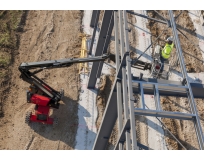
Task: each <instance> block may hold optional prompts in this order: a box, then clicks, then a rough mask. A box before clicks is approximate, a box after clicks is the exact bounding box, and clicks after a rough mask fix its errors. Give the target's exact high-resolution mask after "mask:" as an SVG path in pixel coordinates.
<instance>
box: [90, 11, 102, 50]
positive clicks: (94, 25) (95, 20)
mask: <svg viewBox="0 0 205 160" xmlns="http://www.w3.org/2000/svg"><path fill="white" fill-rule="evenodd" d="M99 16H100V10H93V13H92V18H91V21H90V27H92V28H93V35H92V39H91V43H90V48H89V54H92V50H93V43H94V41H95V34H96V30H97V28H98V20H99Z"/></svg>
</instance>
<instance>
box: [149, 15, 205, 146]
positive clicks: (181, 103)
mask: <svg viewBox="0 0 205 160" xmlns="http://www.w3.org/2000/svg"><path fill="white" fill-rule="evenodd" d="M158 12H159V13H160V14H161V15H162V16H164V17H166V18H167V19H168V12H167V11H158ZM179 13H180V11H174V14H175V16H176V15H178V14H179ZM148 15H149V16H150V17H154V18H157V19H162V18H160V16H159V15H158V14H157V13H156V12H154V11H148ZM176 25H177V27H178V28H179V30H180V31H181V32H182V33H183V34H184V35H185V36H186V37H188V39H189V40H188V39H187V38H185V36H183V34H182V33H181V32H179V40H180V43H181V47H182V51H183V54H184V60H185V64H186V70H187V72H188V73H199V72H204V65H203V63H204V61H203V57H202V54H201V51H200V48H199V47H198V46H197V45H198V42H199V41H198V38H197V36H196V33H195V28H194V25H193V22H192V21H191V19H190V17H189V15H188V11H182V14H181V15H180V16H179V18H178V19H177V20H176ZM147 27H148V28H149V29H150V31H151V34H152V35H153V36H152V41H155V39H156V37H157V36H158V35H159V34H160V33H161V32H162V31H163V30H164V29H165V27H166V25H163V24H160V23H154V22H153V21H149V23H148V24H147ZM170 35H172V32H171V29H170V28H168V29H167V30H166V32H165V34H164V35H163V36H162V37H161V39H159V41H158V44H160V45H161V46H164V44H165V41H164V40H165V39H166V37H167V36H170ZM195 44H196V45H195ZM170 59H171V64H172V65H175V62H176V50H175V48H174V49H173V52H172V57H171V58H170ZM174 70H176V71H180V68H179V66H178V67H177V66H175V67H174ZM195 103H196V105H197V109H198V112H199V116H200V119H201V125H202V129H203V128H204V127H203V126H204V100H203V99H195ZM161 105H162V108H163V110H166V111H179V112H187V113H190V110H189V109H188V101H187V99H186V98H177V97H161ZM162 121H163V122H164V123H165V124H166V126H167V128H168V129H169V130H170V131H172V133H173V134H174V135H175V136H176V137H177V138H178V139H179V140H180V142H181V143H182V144H183V145H184V146H185V147H186V148H187V149H191V150H193V149H199V147H198V142H197V139H196V135H195V130H194V126H193V123H192V122H191V121H182V120H173V119H162ZM165 136H166V138H165V140H166V143H167V144H168V149H175V150H180V149H183V148H182V147H181V146H180V145H179V144H178V143H177V142H176V140H174V139H173V138H172V137H171V136H170V134H168V133H167V131H166V130H165Z"/></svg>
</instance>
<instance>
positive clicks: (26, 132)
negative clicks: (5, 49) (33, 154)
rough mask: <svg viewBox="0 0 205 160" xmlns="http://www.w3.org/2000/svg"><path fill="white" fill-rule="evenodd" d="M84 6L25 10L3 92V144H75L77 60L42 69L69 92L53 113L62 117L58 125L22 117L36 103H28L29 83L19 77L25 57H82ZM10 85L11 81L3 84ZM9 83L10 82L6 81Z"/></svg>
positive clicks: (51, 82) (0, 120) (30, 59)
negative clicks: (29, 122) (68, 65)
mask: <svg viewBox="0 0 205 160" xmlns="http://www.w3.org/2000/svg"><path fill="white" fill-rule="evenodd" d="M82 16H83V11H77V10H76V11H52V10H50V11H26V13H25V16H24V17H23V18H25V24H21V25H22V28H21V30H20V31H19V32H18V34H19V35H20V37H19V46H18V49H16V54H13V53H10V54H12V55H11V56H12V57H13V62H12V63H11V64H10V67H9V68H10V70H11V72H10V74H11V79H10V80H9V81H10V83H9V84H10V86H9V88H8V90H6V91H5V92H4V94H5V97H6V98H5V100H4V102H3V116H1V118H0V127H1V129H0V149H7V150H11V149H12V150H17V149H20V150H24V149H25V150H26V149H36V150H42V149H47V150H48V149H55V150H57V149H74V147H75V136H76V132H77V127H78V116H77V114H78V105H77V101H78V87H79V86H78V85H79V83H78V82H79V75H78V68H77V65H76V64H74V65H72V66H71V67H68V68H61V69H57V70H55V69H53V70H49V71H48V70H45V71H43V72H41V73H40V74H39V77H40V78H42V79H43V80H44V81H45V82H46V83H48V84H49V85H50V86H52V87H53V88H54V89H56V90H60V89H61V88H63V89H64V91H65V97H64V98H63V103H62V104H61V105H60V107H59V109H58V110H57V109H55V111H54V112H51V117H58V118H59V125H58V126H57V127H56V128H55V129H53V127H52V126H49V125H43V124H40V123H31V124H30V126H28V125H27V124H26V123H25V122H24V121H25V120H24V119H25V114H26V112H27V111H28V110H33V109H34V105H32V104H28V103H26V90H27V89H28V87H29V84H28V83H26V82H24V81H23V80H21V79H20V78H19V76H20V72H19V71H18V66H19V65H20V64H21V63H22V62H35V61H44V60H53V59H61V58H69V57H76V56H77V57H78V56H79V51H80V48H81V38H80V37H79V33H81V29H80V27H81V23H82V22H81V21H82ZM5 85H8V84H5ZM5 87H6V86H5Z"/></svg>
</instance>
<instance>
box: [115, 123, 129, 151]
mask: <svg viewBox="0 0 205 160" xmlns="http://www.w3.org/2000/svg"><path fill="white" fill-rule="evenodd" d="M129 130H130V119H126V121H125V123H124V125H123V127H122V130H121V132H120V136H119V138H118V139H117V142H116V144H115V150H117V149H118V145H119V143H124V142H125V141H126V136H125V132H126V131H129Z"/></svg>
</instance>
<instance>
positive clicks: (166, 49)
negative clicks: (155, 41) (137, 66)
mask: <svg viewBox="0 0 205 160" xmlns="http://www.w3.org/2000/svg"><path fill="white" fill-rule="evenodd" d="M173 47H174V43H172V44H171V45H170V44H168V43H166V45H165V46H164V48H163V50H162V57H163V58H164V59H168V58H169V57H170V54H171V51H172V49H173Z"/></svg>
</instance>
